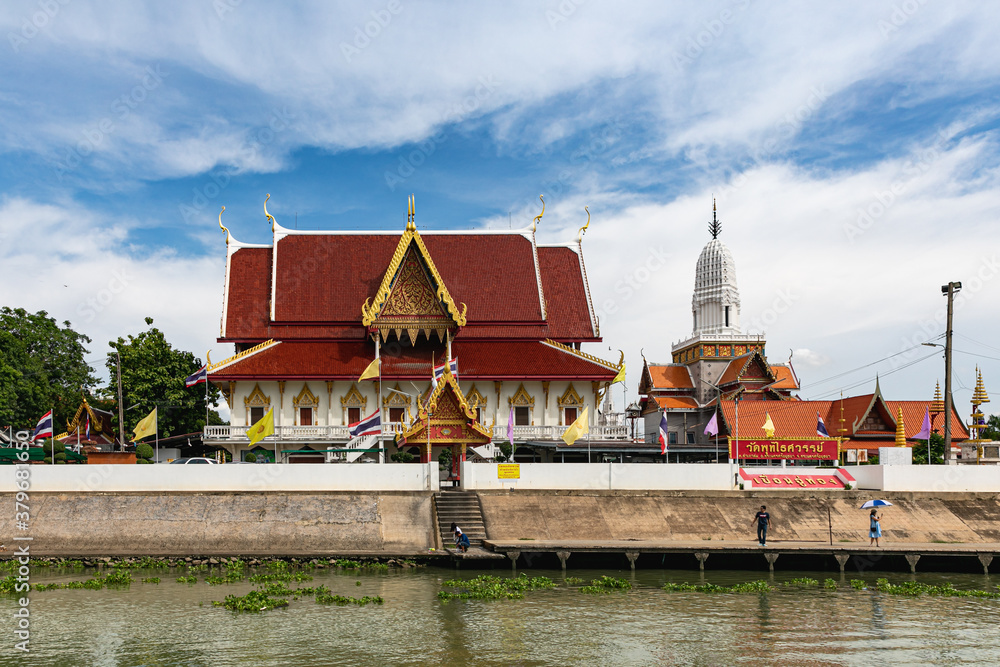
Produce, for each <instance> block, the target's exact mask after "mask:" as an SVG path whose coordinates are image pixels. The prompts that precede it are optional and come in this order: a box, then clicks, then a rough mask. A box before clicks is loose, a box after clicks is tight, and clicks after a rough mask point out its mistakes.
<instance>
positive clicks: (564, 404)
mask: <svg viewBox="0 0 1000 667" xmlns="http://www.w3.org/2000/svg"><path fill="white" fill-rule="evenodd" d="M582 406H583V397H582V396H580V394H578V393H576V389H575V388H574V387H573V383H572V382H570V383H569V386H568V387H566V391H564V392H563V395H562V396H560V397H559V407H560V408H578V407H582Z"/></svg>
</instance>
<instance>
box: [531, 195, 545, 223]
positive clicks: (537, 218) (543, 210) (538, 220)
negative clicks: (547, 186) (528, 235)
mask: <svg viewBox="0 0 1000 667" xmlns="http://www.w3.org/2000/svg"><path fill="white" fill-rule="evenodd" d="M538 198H539V199H541V200H542V212H541V213H539V214H538V215H536V216H535V219H534V220H532V221H531V231H535V230H536V229H538V223H539V222H541V221H542V216H543V215H545V195H538Z"/></svg>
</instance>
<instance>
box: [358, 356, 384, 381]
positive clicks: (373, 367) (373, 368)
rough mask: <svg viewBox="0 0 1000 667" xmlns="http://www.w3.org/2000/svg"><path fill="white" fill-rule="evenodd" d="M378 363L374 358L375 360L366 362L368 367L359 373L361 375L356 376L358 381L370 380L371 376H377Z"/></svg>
mask: <svg viewBox="0 0 1000 667" xmlns="http://www.w3.org/2000/svg"><path fill="white" fill-rule="evenodd" d="M378 363H379V359H376V360H375V361H373V362H371V363H370V364H368V368H366V369H365V370H364V372H363V373H362V374H361V377H359V378H358V382H361V381H362V380H371V379H372V378H377V377H378V368H379V366H378Z"/></svg>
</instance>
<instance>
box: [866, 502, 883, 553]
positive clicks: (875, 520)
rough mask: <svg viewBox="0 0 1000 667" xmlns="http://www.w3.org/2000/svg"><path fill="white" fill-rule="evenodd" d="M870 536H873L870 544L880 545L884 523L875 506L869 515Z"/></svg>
mask: <svg viewBox="0 0 1000 667" xmlns="http://www.w3.org/2000/svg"><path fill="white" fill-rule="evenodd" d="M868 537H870V538H871V540H870V541H869V542H868V546H872V545H873V544H874V545H875V546H878V538H880V537H882V523H881V522H880V521H879V515H878V510H877V509H875V508H874V507H873V508H872V512H871V514H869V515H868Z"/></svg>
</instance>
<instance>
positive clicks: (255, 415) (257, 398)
mask: <svg viewBox="0 0 1000 667" xmlns="http://www.w3.org/2000/svg"><path fill="white" fill-rule="evenodd" d="M243 407H244V408H246V418H247V422H246V424H247V426H252V425H254V424H256V423H257V422H259V421H260V420H261V419H263V418H264V415H266V414H267V411H268V410H269V409H270V408H271V397H270V396H265V395H264V392H263V391H261V389H260V384H254V387H253V391H251V392H250V395H249V396H247V397H246V398H244V399H243Z"/></svg>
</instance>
